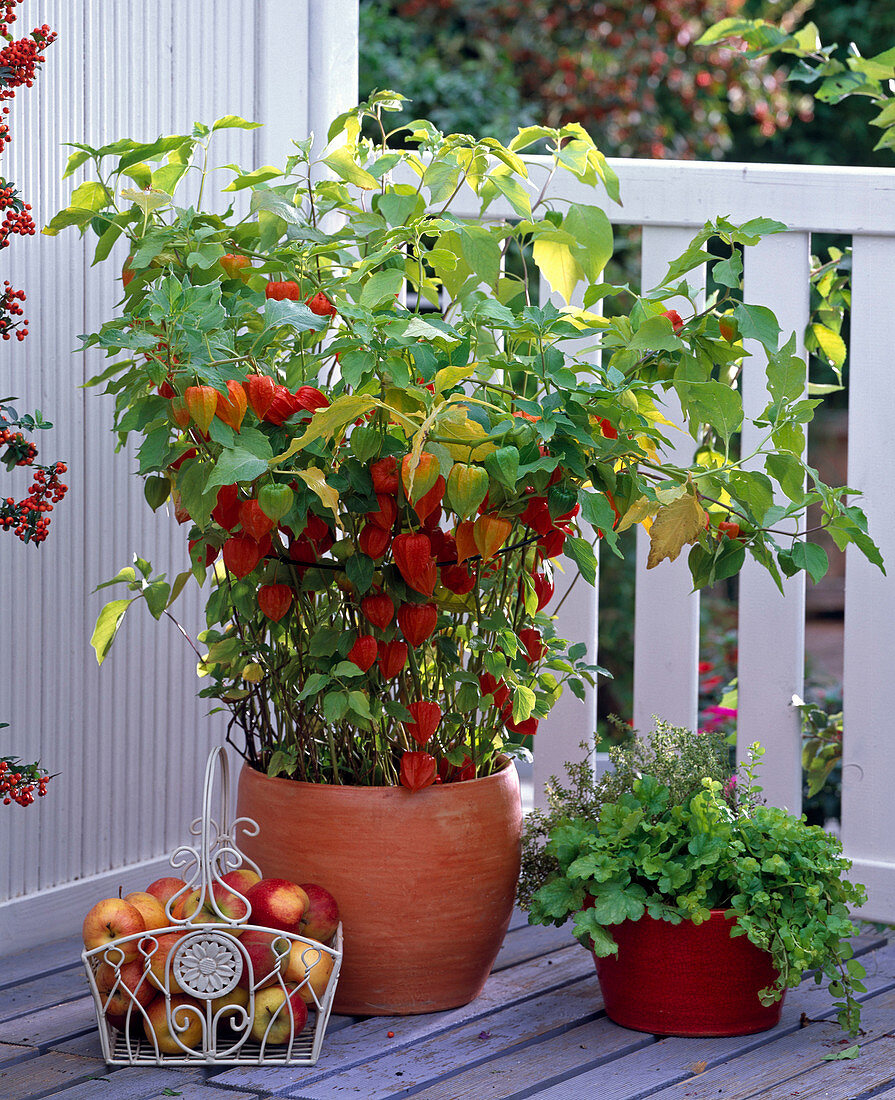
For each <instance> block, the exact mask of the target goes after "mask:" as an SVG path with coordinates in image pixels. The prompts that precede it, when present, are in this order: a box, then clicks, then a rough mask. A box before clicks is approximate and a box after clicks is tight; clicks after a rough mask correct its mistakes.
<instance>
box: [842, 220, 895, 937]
mask: <svg viewBox="0 0 895 1100" xmlns="http://www.w3.org/2000/svg"><path fill="white" fill-rule="evenodd" d="M853 244H854V253H853V275H852V314H851V333H852V335H851V357H850V377H849V411H848V419H849V428H848V483H849V485H856V486H858V487H859V488H860V489H861V490H862V492H863V494H864V495H863V496H862V497H859V498H858V500H857V503H858V504H860V505H861V507H862V508H863V509H864V510H865V512H866V513H867V517H868V521H869V526H870V533H871V534H872V536H873V538H874V540H875V541H876V543H877V545H878V546H879V548H880V550H881V552H882V555H883V559H884V561H885V564H886V569H887V570H888V576H883V574H882V573H880V571H879V570H878V569H876V568H875V567H874V566H872V565H870V564H869V563H868V562H867V561H866V560H865V559H864V558H863V557H862V556H861V555H860V554H859V553H856V552H855V551H854V550H853V549H852V548H851V547H850V548H849V549H848V552H847V554H846V567H845V667H844V676H843V703H844V708H845V709H844V716H843V717H844V744H843V767H842V826H843V840H844V843H845V847H846V852H847V853H848V855H849V858H850V859H852V860H853V861H854V871H853V878H854V879H855V880H856V881H857V882H862V883H864V884H865V885H866V887H867V891H868V904H867V905H866V907H865V908H864V909H863V910H862V911H861V912H862V916H864V917H865V918H866V919H867V920H882V921H892V920H893V919H895V845H893V837H895V799H893V797H892V792H893V790H895V752H893V745H892V697H891V690H892V659H893V654H895V584H893V577H892V574H893V570H895V508H893V507H892V485H893V483H895V449H893V447H892V424H893V423H895V391H893V388H892V385H891V381H890V379H891V372H892V347H893V346H895V313H893V310H892V306H891V302H890V301H889V300H888V297H889V295H888V288H889V287H891V285H892V280H893V278H895V238H893V237H891V236H890V237H876V236H863V235H856V236H855V237H854V242H853Z"/></svg>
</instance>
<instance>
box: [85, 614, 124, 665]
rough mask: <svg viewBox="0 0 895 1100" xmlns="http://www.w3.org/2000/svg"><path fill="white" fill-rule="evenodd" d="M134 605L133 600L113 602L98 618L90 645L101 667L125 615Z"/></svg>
mask: <svg viewBox="0 0 895 1100" xmlns="http://www.w3.org/2000/svg"><path fill="white" fill-rule="evenodd" d="M132 603H133V600H132V599H130V600H112V601H111V602H110V603H107V604H106V606H105V607H104V608H103V609H102V611H100V613H99V615H98V616H97V620H96V626H95V627H94V628H93V635H92V636H91V638H90V644H91V645H92V646H93V648H94V650H95V652H96V663H97V664H98V665H101V664H102V663H103V661H104V660H105V659H106V654H107V653H108V652H109V650H110V649H111V647H112V642H113V641H114V640H115V635H116V634H117V633H118V628H119V627H120V626H121V621H122V619H123V618H124V613H125V611H127V609H128V608H129V607H130V605H131V604H132Z"/></svg>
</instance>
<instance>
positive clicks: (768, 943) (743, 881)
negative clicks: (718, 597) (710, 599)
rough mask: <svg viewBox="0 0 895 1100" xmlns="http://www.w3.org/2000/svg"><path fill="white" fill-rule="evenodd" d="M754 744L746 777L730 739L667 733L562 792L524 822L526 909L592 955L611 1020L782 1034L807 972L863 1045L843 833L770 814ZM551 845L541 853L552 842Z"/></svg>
mask: <svg viewBox="0 0 895 1100" xmlns="http://www.w3.org/2000/svg"><path fill="white" fill-rule="evenodd" d="M763 752H764V750H763V749H762V748H761V746H760V745H757V744H755V745H753V746H752V747H751V749H750V756H749V760H748V762H747V763H745V764H743V765H741V767H740V769H739V772H738V773H737V772H733V771H732V769H731V766H730V762H729V761H730V747H729V745H728V744H727V741H726V739H725V737H724V736H723V734H720V733H702V734H693V733H692V732H691V731H689V730H686V729H681V728H677V727H672V726H670V725H668V724H667V723H664V722H659V723H657V726H656V729H655V731H654V732H653V734H652V735H651V736H650V737H649V738H641V737H637V736H635V737H634V738H633V739H631V740H630V741H629V742H627V743H625V744H623V745H620V746H615V747H614V748H613V749H611V750H610V756H611V758H612V764H613V765H614V767H613V770H611V771H610V772H607V773H606V774H604V775H602V776H600V777H598V778H595V777H594V776H593V774H592V773H591V772H590V769H589V767H588V766H587V765H586V764H583V765H577V766H575V767H572V768H571V769H570V779H571V782H570V783H569V785H563V784H562V783H559V782H557V781H556V780H554V781H552V783H551V785H550V788H549V789H548V804H549V808H548V811H547V812H536V813H535V814H533V815H532V816H531V818H530V820H529V821H528V822H527V823H526V830H525V838H524V844H523V871H522V878H521V884H520V901H521V903H522V904H523V905H524V906H525V907H526V908H529V910H530V912H529V920H530V921H531V922H532V923H534V924H557V925H560V924H563V923H564V922H565V921H566V920H568V919H569V918H570V917H571V918H573V922H574V929H573V930H574V934H575V936H576V937H578V939H579V940H580V941H581V942H582V943H583V944H584V945H585V946H586V947H588V948H589V949H590V950H591V951H592V952H593V955H594V960H595V962H596V967H597V975H598V977H599V981H600V988H601V990H602V993H603V1001H604V1004H605V1007H606V1012H607V1015H608V1016H609V1017H610V1018H611V1019H612V1020H614V1021H615V1022H616V1023H618V1024H621V1025H622V1026H623V1027H630V1028H634V1029H635V1030H638V1031H648V1032H652V1033H653V1034H659V1035H745V1034H749V1033H751V1032H756V1031H763V1030H765V1029H767V1028H770V1027H773V1026H774V1025H775V1024H776V1023H777V1022H778V1021H779V1019H780V1010H781V1006H782V1000H783V995H784V993H785V991H786V989H787V987H792V986H796V985H798V984H799V982H800V981H801V980H802V978H803V977H804V976H805V975H806V973H807V972H810V971H815V977H816V980H817V981H818V982H819V981H821V980H822V979H823V978H826V980H827V981H828V983H829V986H830V991H831V993H832V994H833V995H834V997H835V1008H836V1012H837V1018H838V1020H839V1022H840V1024H841V1025H842V1027H843V1028H845V1029H846V1030H847V1031H848V1032H849V1033H850V1034H852V1035H854V1034H857V1032H858V1029H859V1025H860V1005H859V1003H858V1000H857V994H858V993H860V992H863V990H864V987H863V985H862V984H861V978H863V977H864V968H863V967H862V966H861V964H860V963H859V962H858V961H857V960H856V959H855V958H853V948H852V945H851V943H850V939H851V937H852V936H853V935H854V934H855V928H854V926H853V924H852V922H851V920H850V916H849V911H850V910H853V909H854V908H857V907H859V906H860V905H862V904H863V902H864V888H863V887H862V886H857V885H854V884H853V883H851V882H850V881H849V880H848V878H847V877H846V876H847V874H848V871H849V870H850V868H851V863H850V861H849V860H847V859H846V858H845V857H844V856H843V855H842V845H841V843H840V842H839V840H838V838H837V837H835V836H833V835H832V834H830V833H826V832H824V830H823V829H821V828H820V827H819V826H817V825H808V824H807V823H806V821H805V819H804V818H803V817H802V818H798V817H795V816H793V815H792V814H789V813H787V812H786V811H785V810H781V809H778V808H776V807H772V806H766V805H764V804H763V803H762V802H761V800H760V792H761V788H760V787H759V786H758V785H757V783H756V768H757V765H758V764H759V762H760V761H761V757H762V755H763ZM545 842H546V843H545Z"/></svg>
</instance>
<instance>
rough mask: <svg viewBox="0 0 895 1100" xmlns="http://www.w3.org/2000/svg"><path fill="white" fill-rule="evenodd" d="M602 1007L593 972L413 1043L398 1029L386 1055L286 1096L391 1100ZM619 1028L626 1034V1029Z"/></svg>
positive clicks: (562, 1027)
mask: <svg viewBox="0 0 895 1100" xmlns="http://www.w3.org/2000/svg"><path fill="white" fill-rule="evenodd" d="M602 1008H603V1001H602V998H601V996H600V988H599V985H598V983H597V977H596V974H592V975H589V976H588V977H586V978H584V979H582V980H581V981H579V982H573V983H571V984H569V985H566V986H564V987H563V988H562V989H557V990H554V991H553V992H551V993H548V994H546V995H545V996H543V997H536V998H534V1000H530V1001H525V1002H524V1003H522V1004H516V1005H513V1006H511V1007H509V1008H505V1009H503V1010H501V1011H496V1012H493V1013H491V1014H490V1015H489V1016H488V1017H487V1018H486V1019H485V1020H484V1021H482V1020H473V1021H469V1022H466V1023H464V1024H461V1025H459V1026H458V1027H453V1028H451V1029H450V1030H449V1031H443V1032H441V1033H440V1034H438V1035H434V1036H432V1037H430V1038H428V1039H425V1040H418V1041H417V1042H415V1043H414V1044H412V1045H410V1046H408V1045H407V1044H406V1043H405V1042H403V1041H402V1037H401V1034H400V1032H398V1031H396V1032H395V1040H394V1041H393V1042H392V1043H391V1044H388V1043H386V1044H383V1046H384V1047H385V1048H386V1050H387V1051H389V1053H386V1054H385V1055H384V1056H383V1057H380V1058H377V1059H376V1060H375V1061H369V1062H367V1063H366V1064H364V1065H360V1066H356V1067H354V1068H352V1069H350V1070H341V1071H340V1070H336V1071H335V1072H329V1073H325V1074H318V1075H316V1081H315V1083H313V1084H310V1083H308V1081H307V1080H305V1081H301V1082H299V1083H298V1084H297V1085H296V1086H295V1088H294V1090H287V1091H285V1092H282V1093H281V1094H280V1095H283V1096H290V1097H301V1098H302V1100H327V1098H328V1097H330V1096H332V1095H334V1094H339V1093H345V1094H349V1095H350V1094H352V1093H353V1094H354V1095H357V1096H363V1097H364V1100H387V1098H388V1097H390V1096H393V1095H394V1093H395V1092H396V1091H398V1088H400V1089H401V1090H410V1089H419V1088H422V1087H423V1086H425V1085H427V1084H429V1083H430V1082H435V1081H438V1080H439V1079H440V1078H442V1077H444V1076H449V1075H450V1074H452V1073H457V1072H459V1071H461V1070H463V1069H466V1068H468V1067H471V1066H474V1065H478V1064H481V1063H483V1062H487V1063H489V1064H490V1060H491V1059H493V1058H495V1057H500V1056H501V1055H503V1054H504V1053H505V1052H506V1051H507V1049H508V1048H518V1047H522V1046H527V1045H529V1044H531V1043H534V1042H537V1041H538V1040H539V1039H541V1038H545V1037H548V1036H550V1035H553V1034H556V1033H557V1032H559V1031H567V1030H569V1029H570V1028H571V1027H575V1026H578V1025H580V1024H583V1023H586V1022H588V1021H590V1020H593V1019H595V1018H596V1017H597V1016H598V1014H600V1013H601V1012H602ZM483 1023H484V1026H483ZM613 1027H614V1025H613ZM615 1030H616V1031H617V1032H619V1033H621V1029H620V1028H616V1029H615ZM308 1076H309V1077H310V1076H311V1074H309V1075H308ZM396 1086H397V1088H396Z"/></svg>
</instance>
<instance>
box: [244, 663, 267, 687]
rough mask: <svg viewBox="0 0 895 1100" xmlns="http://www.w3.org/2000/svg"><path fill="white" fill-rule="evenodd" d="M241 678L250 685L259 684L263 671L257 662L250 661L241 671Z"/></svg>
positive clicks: (262, 677)
mask: <svg viewBox="0 0 895 1100" xmlns="http://www.w3.org/2000/svg"><path fill="white" fill-rule="evenodd" d="M242 678H243V680H245V681H246V682H247V683H250V684H260V683H261V681H262V680H263V679H264V669H263V668H262V667H261V666H260V665H259V664H258V662H257V661H250V662H249V663H248V664H247V665H246V666H245V668H243V670H242Z"/></svg>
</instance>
